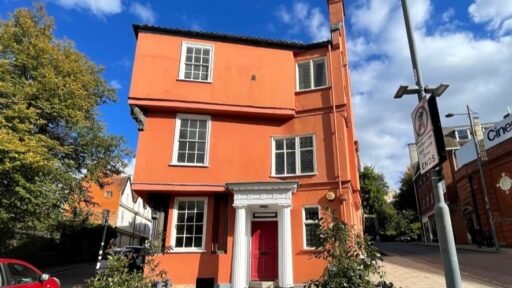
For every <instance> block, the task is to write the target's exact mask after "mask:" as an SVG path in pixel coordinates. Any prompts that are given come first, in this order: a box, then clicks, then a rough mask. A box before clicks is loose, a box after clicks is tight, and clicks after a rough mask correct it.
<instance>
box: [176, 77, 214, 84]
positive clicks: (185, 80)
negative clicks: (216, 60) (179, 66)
mask: <svg viewBox="0 0 512 288" xmlns="http://www.w3.org/2000/svg"><path fill="white" fill-rule="evenodd" d="M176 80H178V81H184V82H197V83H205V84H212V83H213V81H212V80H194V79H185V78H178V79H176Z"/></svg>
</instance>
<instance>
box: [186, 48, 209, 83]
mask: <svg viewBox="0 0 512 288" xmlns="http://www.w3.org/2000/svg"><path fill="white" fill-rule="evenodd" d="M212 66H213V46H212V45H208V44H198V43H190V42H183V44H182V49H181V65H180V76H179V77H180V79H184V80H193V81H202V82H211V81H212Z"/></svg>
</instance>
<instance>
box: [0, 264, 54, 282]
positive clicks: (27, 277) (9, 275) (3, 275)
mask: <svg viewBox="0 0 512 288" xmlns="http://www.w3.org/2000/svg"><path fill="white" fill-rule="evenodd" d="M0 287H2V288H3V287H12V288H60V281H59V279H57V278H55V277H51V276H50V275H48V274H46V273H42V272H41V271H39V270H38V269H37V268H35V267H34V266H32V265H30V264H28V263H27V262H25V261H21V260H16V259H8V258H0Z"/></svg>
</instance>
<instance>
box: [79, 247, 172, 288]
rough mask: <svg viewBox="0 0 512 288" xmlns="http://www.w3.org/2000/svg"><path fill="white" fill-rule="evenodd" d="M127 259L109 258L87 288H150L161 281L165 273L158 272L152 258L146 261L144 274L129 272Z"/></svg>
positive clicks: (119, 256)
mask: <svg viewBox="0 0 512 288" xmlns="http://www.w3.org/2000/svg"><path fill="white" fill-rule="evenodd" d="M127 267H128V259H127V258H126V257H125V256H123V255H115V256H109V259H108V264H107V265H106V268H105V270H103V271H101V272H98V273H96V275H95V276H94V277H92V278H91V279H89V280H88V281H87V283H88V286H87V287H88V288H151V287H154V284H153V283H154V282H155V281H160V280H163V279H164V278H165V277H166V273H165V272H164V271H162V270H158V265H157V263H156V262H155V260H154V258H152V257H149V258H147V259H146V264H145V265H144V272H137V271H133V272H131V271H129V270H128V268H127Z"/></svg>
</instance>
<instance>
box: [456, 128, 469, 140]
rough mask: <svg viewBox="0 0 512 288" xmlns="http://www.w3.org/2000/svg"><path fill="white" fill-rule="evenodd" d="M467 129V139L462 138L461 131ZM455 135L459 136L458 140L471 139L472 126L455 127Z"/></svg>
mask: <svg viewBox="0 0 512 288" xmlns="http://www.w3.org/2000/svg"><path fill="white" fill-rule="evenodd" d="M463 130H465V131H466V133H467V137H468V138H467V139H462V138H461V137H459V131H463ZM455 136H456V137H457V140H458V141H466V140H467V141H469V140H471V131H470V128H460V129H455Z"/></svg>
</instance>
